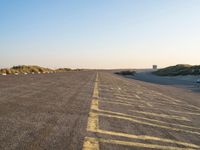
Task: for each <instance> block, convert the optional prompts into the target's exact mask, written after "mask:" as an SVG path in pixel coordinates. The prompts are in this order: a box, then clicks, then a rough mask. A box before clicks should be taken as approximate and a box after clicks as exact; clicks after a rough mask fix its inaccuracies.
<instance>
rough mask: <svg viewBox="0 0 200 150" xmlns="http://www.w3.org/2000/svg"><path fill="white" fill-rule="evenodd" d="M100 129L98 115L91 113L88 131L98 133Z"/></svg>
mask: <svg viewBox="0 0 200 150" xmlns="http://www.w3.org/2000/svg"><path fill="white" fill-rule="evenodd" d="M97 129H99V117H98V114H97V113H93V112H90V114H89V118H88V125H87V131H97Z"/></svg>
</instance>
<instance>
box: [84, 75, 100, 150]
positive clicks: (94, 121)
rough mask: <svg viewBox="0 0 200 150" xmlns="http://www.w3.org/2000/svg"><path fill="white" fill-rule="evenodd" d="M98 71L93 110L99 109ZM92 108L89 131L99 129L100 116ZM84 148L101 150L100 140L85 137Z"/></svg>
mask: <svg viewBox="0 0 200 150" xmlns="http://www.w3.org/2000/svg"><path fill="white" fill-rule="evenodd" d="M98 82H99V78H98V73H97V75H96V80H95V85H94V91H93V96H92V97H93V99H92V102H91V110H93V109H98V105H99V103H98V98H99V89H98V88H99V87H98ZM91 110H90V113H89V117H88V123H87V131H91V130H92V131H97V129H99V117H98V114H96V113H92V112H91ZM83 150H99V142H98V141H96V140H95V139H94V138H93V139H90V138H87V137H85V139H84V143H83Z"/></svg>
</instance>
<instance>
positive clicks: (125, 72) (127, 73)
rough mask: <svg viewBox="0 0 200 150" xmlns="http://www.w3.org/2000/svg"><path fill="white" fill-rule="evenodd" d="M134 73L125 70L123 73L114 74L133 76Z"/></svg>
mask: <svg viewBox="0 0 200 150" xmlns="http://www.w3.org/2000/svg"><path fill="white" fill-rule="evenodd" d="M135 73H136V72H135V71H133V70H125V71H120V72H116V73H115V74H118V75H135Z"/></svg>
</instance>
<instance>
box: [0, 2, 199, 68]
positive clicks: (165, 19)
mask: <svg viewBox="0 0 200 150" xmlns="http://www.w3.org/2000/svg"><path fill="white" fill-rule="evenodd" d="M0 53H1V55H0V67H1V68H2V67H12V66H14V65H40V66H44V67H50V68H59V67H69V68H89V69H90V68H91V69H95V68H96V69H115V68H116V69H117V68H151V66H152V65H153V64H156V65H158V67H165V66H170V65H176V64H191V65H200V59H199V56H200V1H199V0H190V1H188V0H166V1H160V0H151V1H150V0H143V1H141V0H109V1H108V0H101V1H93V0H84V1H81V0H75V1H67V0H66V1H63V0H58V1H54V0H43V1H40V0H29V1H26V0H18V1H15V0H9V1H7V0H2V1H0Z"/></svg>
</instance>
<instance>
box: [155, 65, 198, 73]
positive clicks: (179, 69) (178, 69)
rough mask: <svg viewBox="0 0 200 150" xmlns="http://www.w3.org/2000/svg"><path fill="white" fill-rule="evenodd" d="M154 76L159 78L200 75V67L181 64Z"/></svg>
mask: <svg viewBox="0 0 200 150" xmlns="http://www.w3.org/2000/svg"><path fill="white" fill-rule="evenodd" d="M153 74H156V75H159V76H178V75H200V65H198V66H197V65H196V66H192V65H184V64H179V65H175V66H170V67H166V68H163V69H159V70H157V71H155V72H153Z"/></svg>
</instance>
